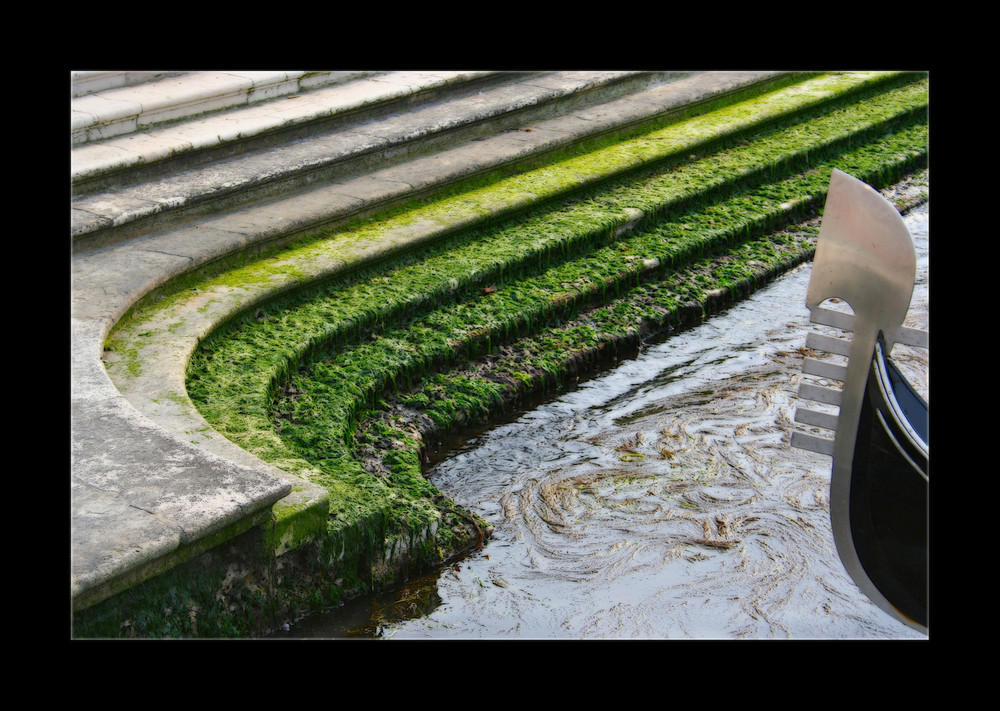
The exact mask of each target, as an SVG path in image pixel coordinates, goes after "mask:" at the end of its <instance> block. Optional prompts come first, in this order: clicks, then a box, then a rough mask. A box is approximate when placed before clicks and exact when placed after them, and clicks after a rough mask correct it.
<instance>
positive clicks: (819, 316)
mask: <svg viewBox="0 0 1000 711" xmlns="http://www.w3.org/2000/svg"><path fill="white" fill-rule="evenodd" d="M809 320H810V321H812V322H813V323H821V324H823V325H824V326H833V327H834V328H839V329H840V330H842V331H853V330H854V314H849V313H844V312H843V311H833V310H832V309H824V308H822V307H819V306H817V307H816V308H814V309H813V310H812V311H810V312H809Z"/></svg>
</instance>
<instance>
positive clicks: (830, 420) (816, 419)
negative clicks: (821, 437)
mask: <svg viewBox="0 0 1000 711" xmlns="http://www.w3.org/2000/svg"><path fill="white" fill-rule="evenodd" d="M795 421H796V422H798V423H800V424H803V425H811V426H813V427H823V428H824V429H828V430H834V431H836V430H837V416H836V415H834V414H833V413H830V412H821V411H819V410H809V409H806V408H804V407H800V408H797V409H796V410H795Z"/></svg>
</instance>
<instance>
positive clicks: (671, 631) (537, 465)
mask: <svg viewBox="0 0 1000 711" xmlns="http://www.w3.org/2000/svg"><path fill="white" fill-rule="evenodd" d="M906 221H907V224H908V226H909V228H910V231H911V233H912V234H913V236H914V239H915V242H916V244H917V251H918V271H919V273H918V282H917V287H916V290H915V293H914V301H913V306H912V308H911V316H910V318H909V319H908V321H907V323H908V324H909V325H914V326H918V327H922V328H926V327H927V299H928V296H927V292H928V276H927V270H928V260H927V250H928V236H927V222H928V216H927V209H926V208H923V209H920V210H918V211H916V212H914V213H911V214H910V215H909V216H908V217H907V220H906ZM809 270H810V266H809V265H804V266H802V267H799V268H798V269H796V270H794V271H792V272H789V273H788V274H786V275H785V276H783V277H781V278H780V279H778V280H776V281H775V282H774V283H772V284H771V285H769V286H768V287H766V288H765V289H762V290H761V291H759V292H758V293H757V294H755V295H753V296H752V297H751V298H750V299H748V300H746V301H744V302H742V303H740V304H739V305H737V306H735V307H733V308H731V309H729V310H728V311H726V312H724V313H722V314H719V315H717V316H714V317H713V318H711V319H710V320H709V321H707V322H706V323H704V324H702V325H700V326H698V327H697V328H695V329H692V330H689V331H686V332H683V333H681V334H678V335H675V336H673V337H671V338H670V339H668V340H667V341H665V342H663V343H660V344H657V345H652V346H650V347H648V348H646V349H644V350H643V351H642V353H641V354H640V356H639V357H638V358H636V359H634V360H630V361H626V362H623V363H621V364H620V365H618V366H617V367H616V368H615V369H613V370H612V371H609V372H608V373H606V374H603V375H601V376H600V377H597V378H595V379H593V380H590V381H588V382H586V383H583V384H582V385H581V386H580V387H579V388H578V389H576V390H574V391H573V392H570V393H568V394H566V395H564V396H562V397H560V398H558V399H556V400H553V401H551V402H549V403H546V404H544V405H542V406H541V407H538V408H536V409H535V410H533V411H531V412H529V413H526V414H525V415H524V416H523V417H521V418H520V419H518V420H517V421H515V422H510V423H508V424H505V425H502V426H499V427H497V428H494V429H492V430H490V431H489V432H487V433H485V434H483V435H482V436H480V437H477V438H475V439H474V440H471V441H468V442H467V443H466V444H465V445H464V446H463V447H462V448H461V449H459V450H457V451H454V452H453V453H451V454H450V456H448V458H447V459H446V460H444V461H442V462H440V463H439V464H437V465H436V466H435V467H434V468H433V469H432V470H431V471H430V472H429V476H430V478H431V480H432V481H433V482H434V483H435V484H436V485H437V486H438V487H439V488H440V489H441V490H442V491H444V492H445V493H447V494H448V495H449V496H451V497H452V498H454V499H455V500H456V501H458V502H459V503H461V504H463V505H465V506H467V507H469V508H471V509H475V510H477V511H478V512H480V513H481V514H482V515H483V516H485V517H486V518H488V519H489V520H490V521H491V522H492V523H493V524H494V526H495V529H496V531H495V534H494V537H493V538H492V539H491V540H490V541H489V542H488V544H487V545H486V546H485V547H484V548H483V549H482V550H481V551H479V552H477V553H475V554H473V555H470V556H469V557H467V558H465V559H464V560H462V561H461V562H459V563H458V564H456V565H454V566H453V567H451V568H449V569H447V570H446V571H444V572H442V573H441V574H440V575H435V576H429V577H427V578H424V579H422V580H417V581H413V582H411V583H410V584H408V585H407V586H406V588H405V589H403V590H398V591H394V592H393V593H391V594H389V595H386V596H382V597H380V598H377V599H371V600H365V601H358V602H355V603H352V604H351V605H348V606H345V607H344V608H342V609H340V610H338V611H334V613H331V614H329V615H322V616H316V617H313V618H310V619H309V620H304V621H302V622H300V623H298V624H297V625H295V626H294V627H293V629H292V630H290V631H288V632H286V633H284V634H283V635H282V636H292V637H344V636H369V637H382V638H393V639H439V638H447V639H497V638H503V639H508V638H510V639H514V638H523V639H745V638H749V639H775V638H780V639H784V638H792V639H920V638H923V637H924V635H921V634H919V633H917V632H915V631H913V630H911V629H909V628H907V627H906V626H904V625H902V624H901V623H899V622H897V621H895V620H893V619H892V618H890V617H889V616H888V615H886V614H885V613H883V612H882V611H881V610H879V609H878V608H877V607H876V606H875V605H874V604H873V603H871V602H870V601H869V600H868V599H867V598H866V597H865V596H864V595H863V594H862V593H861V592H860V591H859V590H858V589H857V588H856V587H855V585H854V583H853V582H852V581H851V579H850V577H849V576H848V575H847V573H846V572H845V571H844V569H843V567H842V566H841V563H840V560H839V558H838V556H837V553H836V550H835V547H834V543H833V537H832V533H831V530H830V520H829V513H828V510H827V506H828V498H829V480H830V460H829V458H827V457H823V456H820V455H815V454H812V453H809V452H803V451H800V450H795V449H791V448H790V447H789V446H788V444H787V443H788V439H789V436H790V432H791V430H792V428H793V424H792V417H793V415H794V411H795V407H796V405H797V398H796V397H795V392H796V390H797V388H798V383H799V380H800V372H801V353H800V352H799V351H798V349H799V348H800V347H802V346H803V345H804V342H805V334H806V332H807V331H808V329H810V328H812V326H810V325H809V323H808V311H807V310H806V308H805V306H804V299H805V292H806V286H807V284H808V280H809V273H810V272H809ZM894 356H896V358H897V360H899V361H901V367H902V368H903V369H904V370H905V372H906V374H907V376H908V377H910V378H911V380H912V381H913V382H914V383H915V384H916V385H917V387H918V389H920V390H921V391H922V392H923V393H924V395H925V396H926V395H927V387H928V376H927V363H928V360H927V356H926V354H925V353H924V352H921V351H918V350H914V349H908V350H906V352H903V349H901V348H899V347H897V351H896V352H895V353H894Z"/></svg>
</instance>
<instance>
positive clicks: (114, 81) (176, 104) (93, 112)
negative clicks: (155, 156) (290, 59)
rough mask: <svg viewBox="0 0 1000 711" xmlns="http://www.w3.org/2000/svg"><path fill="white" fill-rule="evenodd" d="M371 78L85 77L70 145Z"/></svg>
mask: <svg viewBox="0 0 1000 711" xmlns="http://www.w3.org/2000/svg"><path fill="white" fill-rule="evenodd" d="M371 73H372V72H282V71H267V72H260V71H258V72H189V73H176V72H163V73H154V72H143V73H139V74H134V73H129V72H95V73H91V72H87V73H83V74H78V75H76V76H74V78H73V88H74V98H73V101H72V103H71V107H70V109H71V114H70V140H71V143H72V145H74V146H76V145H81V144H85V143H90V142H93V141H100V140H104V139H108V138H113V137H115V136H122V135H125V134H130V133H135V132H137V131H145V130H148V129H151V128H154V127H156V126H159V125H162V124H165V123H170V122H175V121H181V120H190V119H192V118H194V117H197V116H202V115H205V114H208V113H211V112H219V111H226V110H229V109H234V108H237V107H241V106H246V105H248V104H254V103H259V102H262V101H267V100H269V99H274V98H276V97H279V96H288V95H291V94H295V93H298V92H302V91H308V90H309V89H317V88H320V87H324V86H330V85H335V84H340V83H343V82H345V81H348V80H350V79H353V78H356V77H358V76H363V75H365V74H371Z"/></svg>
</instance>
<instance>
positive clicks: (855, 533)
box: [850, 344, 929, 626]
mask: <svg viewBox="0 0 1000 711" xmlns="http://www.w3.org/2000/svg"><path fill="white" fill-rule="evenodd" d="M926 439H927V404H926V402H924V401H923V399H922V398H920V396H919V395H918V394H917V393H916V392H914V391H913V389H912V387H910V385H909V383H907V382H906V380H905V378H903V376H902V375H901V374H900V373H899V371H898V369H896V367H895V365H894V364H893V363H892V361H891V360H889V359H888V358H886V357H885V356H884V354H883V350H882V347H881V344H879V346H877V347H876V351H875V355H874V357H873V359H872V367H871V369H870V372H869V378H868V383H867V388H866V392H865V397H864V402H863V405H862V409H861V416H860V418H859V421H858V435H857V439H856V443H855V450H854V461H853V466H852V474H851V493H850V522H851V535H852V538H853V541H854V548H855V550H856V552H857V556H858V560H859V561H860V563H861V565H862V567H863V568H864V571H865V573H866V574H867V575H868V577H869V579H870V580H871V581H872V583H873V584H874V585H875V587H876V588H878V590H879V592H881V593H882V595H883V596H885V598H886V599H887V600H888V601H889V602H890V603H891V604H892V605H893V606H894V607H895V608H896V609H897V611H899V612H900V613H901V614H903V615H904V616H906V617H907V618H909V619H911V620H913V621H914V622H916V623H918V624H920V625H923V626H926V625H927V596H928V590H927V588H928V567H929V566H928V529H927V522H928V483H929V479H928V472H927V465H928V457H927V445H926Z"/></svg>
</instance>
